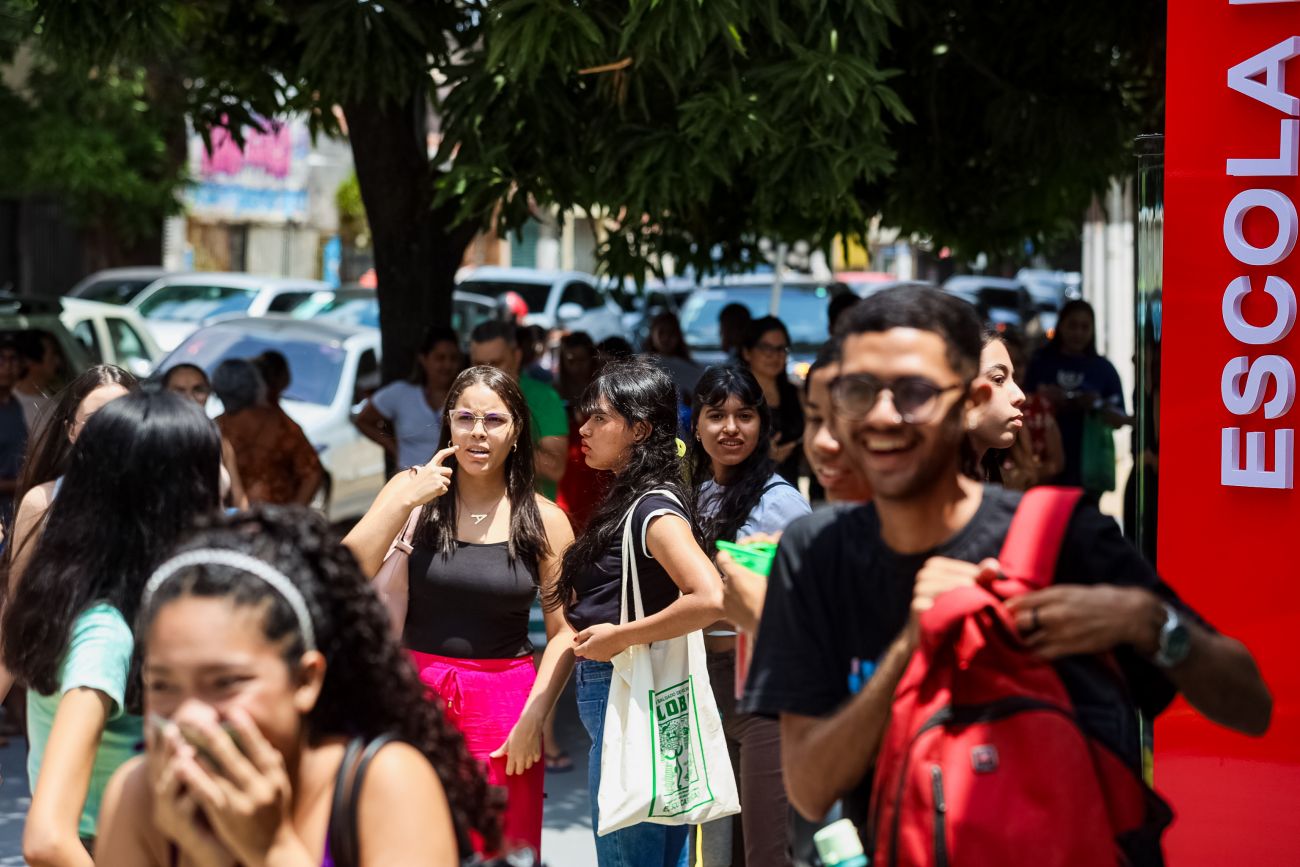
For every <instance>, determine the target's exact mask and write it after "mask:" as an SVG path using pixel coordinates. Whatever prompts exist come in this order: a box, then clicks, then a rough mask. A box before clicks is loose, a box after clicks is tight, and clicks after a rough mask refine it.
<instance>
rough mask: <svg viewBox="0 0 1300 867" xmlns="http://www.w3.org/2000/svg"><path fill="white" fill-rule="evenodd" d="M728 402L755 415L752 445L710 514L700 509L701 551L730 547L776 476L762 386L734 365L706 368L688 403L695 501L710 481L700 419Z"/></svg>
mask: <svg viewBox="0 0 1300 867" xmlns="http://www.w3.org/2000/svg"><path fill="white" fill-rule="evenodd" d="M731 397H736V398H739V399H740V405H741V406H743V407H746V408H748V409H752V410H754V412H755V413H757V414H758V424H759V426H758V441H757V443H756V444H755V446H754V452H753V454H751V455H750V456H749V457H747V458H745V460H743V461H741V462H740V464H738V465H737V466H735V467H733V468H732V472H731V476H730V478H729V479H728V481H727V484H726V485H723V486H722V491H721V493H720V494H719V495H718V497H717V506H716V508H714V509H711V510H710V513H709V514H708V515H705V514H703V509H701V514H700V515H699V523H700V535H701V536H703V537H704V545H705V548H704V550H705V551H710V550H712V549H713V545H714V543H716V542H717V541H718V540H720V539H722V540H726V541H728V542H734V541H736V534H737V533H738V532H740V528H741V527H743V526H744V525H745V521H747V520H749V514H750V513H751V512H752V511H754V509H755V508H756V507H757V506H758V501H759V500H761V499H763V493H764V491H766V490H767V484H768V481H769V480H770V479H771V478H772V474H773V473H775V472H776V462H775V461H773V460H772V412H771V410H770V409H769V408H768V405H767V398H766V397H764V395H763V386H761V385H759V384H758V380H757V379H755V378H754V374H752V373H750V372H749V369H748V368H745V367H742V366H740V365H738V364H724V365H717V366H715V367H710V368H709V369H708V370H706V371H704V375H703V376H701V377H700V381H699V383H698V384H697V385H696V386H695V396H694V399H693V400H692V402H691V478H692V480H693V481H694V482H695V485H696V488H695V493H696V497H697V499H698V497H699V493H700V486H702V485H703V484H704V483H705V482H706V481H709V480H711V479H713V458H711V457H709V453H708V452H707V451H705V449H704V444H703V443H702V442H700V440H699V438H698V436H699V430H700V419H701V418H702V417H703V415H704V413H705V411H706V410H709V409H714V408H719V407H721V406H722V405H723V404H725V403H726V402H727V399H728V398H731Z"/></svg>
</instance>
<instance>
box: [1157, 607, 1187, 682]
mask: <svg viewBox="0 0 1300 867" xmlns="http://www.w3.org/2000/svg"><path fill="white" fill-rule="evenodd" d="M1191 649H1192V635H1191V633H1190V632H1188V631H1187V624H1185V623H1183V620H1182V618H1181V617H1179V616H1178V611H1177V610H1176V609H1175V608H1174V607H1173V606H1172V605H1169V604H1168V603H1166V604H1165V623H1164V625H1163V626H1161V627H1160V645H1159V649H1158V650H1156V655H1155V656H1153V657H1152V661H1153V662H1154V663H1155V664H1156V665H1158V666H1160V667H1161V668H1173V667H1174V666H1176V665H1178V664H1179V663H1180V662H1182V661H1183V660H1184V659H1186V658H1187V654H1188V652H1190V651H1191Z"/></svg>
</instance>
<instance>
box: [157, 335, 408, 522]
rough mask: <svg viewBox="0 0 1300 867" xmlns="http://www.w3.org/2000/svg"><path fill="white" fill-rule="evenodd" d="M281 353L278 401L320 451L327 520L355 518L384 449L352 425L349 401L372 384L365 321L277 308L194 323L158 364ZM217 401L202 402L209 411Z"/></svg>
mask: <svg viewBox="0 0 1300 867" xmlns="http://www.w3.org/2000/svg"><path fill="white" fill-rule="evenodd" d="M268 349H274V350H276V351H278V352H282V353H284V356H285V358H287V359H288V360H289V374H290V376H291V378H292V382H291V383H290V385H289V389H288V391H286V392H285V394H284V397H283V399H282V400H281V404H280V405H281V406H283V407H284V411H285V412H287V413H288V414H289V417H290V418H292V419H293V420H294V421H296V422H297V423H298V424H299V425H300V426H301V427H302V430H303V433H305V434H306V435H307V439H308V440H309V441H310V442H311V444H312V445H313V446H314V447H315V448H316V452H317V454H319V455H320V460H321V464H322V465H323V466H324V467H325V472H326V473H327V474H328V481H327V485H328V495H327V498H326V504H325V505H326V513H327V515H328V516H329V518H330V520H332V521H342V520H346V519H349V518H358V517H360V516H361V515H364V514H365V512H366V510H367V509H368V508H370V504H371V502H373V500H374V498H375V495H376V494H378V493H379V489H380V488H382V487H383V486H384V482H385V480H386V478H387V477H386V476H385V474H384V450H383V449H382V448H380V447H379V446H378V445H376V444H375V443H373V442H371V441H370V440H368V439H366V438H365V437H363V436H362V435H361V434H360V432H359V431H357V429H356V428H355V427H353V426H352V421H351V415H352V411H353V408H354V407H355V405H356V404H358V403H360V402H361V400H362V399H364V397H365V396H366V395H368V394H369V393H370V392H371V391H373V390H374V389H375V388H377V387H378V386H379V332H378V331H377V330H375V329H373V328H357V327H353V326H346V325H335V324H331V323H325V322H319V321H312V320H299V319H290V318H288V317H284V316H267V317H261V318H239V319H225V320H222V321H220V322H216V323H213V324H212V325H208V326H206V327H203V328H200V329H199V330H197V331H195V332H194V333H193V334H191V335H190V336H189V337H188V338H186V339H185V340H184V341H183V342H182V343H181V345H180V346H178V347H177V348H176V349H175V350H174V351H173V352H172V353H171V354H170V355H168V356H167V358H166V359H164V360H163V362H162V363H161V364H159V365H158V370H159V371H160V372H165V371H167V370H168V369H169V368H170V367H171V366H172V365H174V364H180V363H182V362H184V363H188V364H195V365H198V366H199V367H201V368H203V369H204V370H206V371H207V372H208V375H209V376H211V375H212V371H214V370H216V368H217V365H218V364H220V363H221V362H223V361H225V360H226V359H228V358H252V357H254V356H256V355H260V354H261V353H262V352H265V351H266V350H268ZM221 412H222V409H221V402H220V401H219V400H217V399H216V398H213V399H212V400H210V401H209V402H208V413H209V414H210V415H212V416H213V417H214V418H215V417H216V416H218V415H220V414H221Z"/></svg>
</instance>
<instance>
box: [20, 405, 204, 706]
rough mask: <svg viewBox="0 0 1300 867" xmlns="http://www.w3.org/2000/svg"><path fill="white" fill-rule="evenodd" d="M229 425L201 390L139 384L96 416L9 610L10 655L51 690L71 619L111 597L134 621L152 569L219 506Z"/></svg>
mask: <svg viewBox="0 0 1300 867" xmlns="http://www.w3.org/2000/svg"><path fill="white" fill-rule="evenodd" d="M220 466H221V436H220V435H219V434H218V433H217V428H216V426H215V425H214V424H213V423H212V422H211V421H210V420H209V419H208V417H207V416H205V415H204V414H203V410H201V409H199V407H198V405H197V404H195V403H194V402H193V401H190V400H186V399H185V398H182V397H179V396H178V395H175V394H171V393H169V392H156V393H147V392H137V393H135V394H131V395H127V396H126V397H123V398H120V399H118V400H115V401H113V402H112V403H109V404H107V405H106V406H105V407H104V408H103V409H101V410H100V411H99V412H97V413H95V415H94V416H93V417H92V418H91V419H90V421H89V422H87V423H86V427H85V429H84V430H83V431H82V432H81V436H79V437H78V438H77V444H76V447H75V448H74V449H73V451H72V459H71V461H70V462H69V464H68V471H67V473H66V474H65V475H64V477H63V486H62V487H61V488H60V490H59V495H58V497H56V498H55V500H54V503H53V505H51V506H50V511H49V518H48V519H47V521H46V525H45V530H44V531H43V532H42V533H41V538H40V541H39V542H38V543H37V545H36V550H35V552H34V553H33V555H32V560H31V564H30V565H29V566H28V567H27V571H26V572H25V573H24V574H23V580H22V581H21V582H20V583H19V584H18V588H17V591H16V592H15V593H14V595H13V598H12V599H11V600H10V603H9V605H8V606H6V608H5V612H4V628H3V630H0V632H2V634H3V642H4V661H5V665H6V666H8V668H9V670H10V671H11V672H13V674H14V676H15V677H16V678H17V679H18V680H19V681H21V682H22V683H24V684H26V685H27V686H29V687H30V688H32V689H34V690H36V691H37V692H38V693H41V694H42V695H51V694H53V693H55V692H56V691H57V690H58V687H59V667H60V665H61V664H62V661H63V657H64V656H65V655H66V653H67V651H68V643H69V641H70V639H71V635H72V627H73V623H74V622H75V621H76V619H77V617H78V616H79V615H80V614H81V613H82V612H84V611H85V610H86V609H88V608H90V607H91V606H92V605H94V604H96V603H99V602H105V603H107V604H109V605H111V606H113V607H114V608H116V609H117V610H118V611H120V612H121V613H122V616H123V617H124V618H125V619H126V621H127V622H128V623H130V622H132V620H134V618H135V615H136V611H137V609H138V608H139V605H140V594H141V592H142V591H143V589H144V584H145V581H146V580H147V579H148V577H149V573H150V572H152V571H153V569H154V567H155V566H157V565H158V563H159V562H160V561H161V560H162V558H163V557H164V556H165V555H166V554H167V553H168V552H169V551H170V550H171V548H172V546H173V545H175V544H176V541H177V540H178V539H179V538H180V536H181V534H182V533H183V532H184V531H185V530H187V529H188V528H189V527H190V526H191V525H192V524H193V523H194V521H195V519H196V518H198V517H199V516H201V515H206V514H209V513H211V512H213V511H215V510H216V509H217V506H218V502H219V496H220V494H219V491H218V474H219V472H220V469H219V468H220Z"/></svg>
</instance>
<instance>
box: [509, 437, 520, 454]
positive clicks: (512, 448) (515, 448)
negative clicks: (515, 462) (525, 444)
mask: <svg viewBox="0 0 1300 867" xmlns="http://www.w3.org/2000/svg"><path fill="white" fill-rule="evenodd" d="M510 451H512V452H517V451H519V440H515V441H514V442H513V443H512V444H511V445H510Z"/></svg>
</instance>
